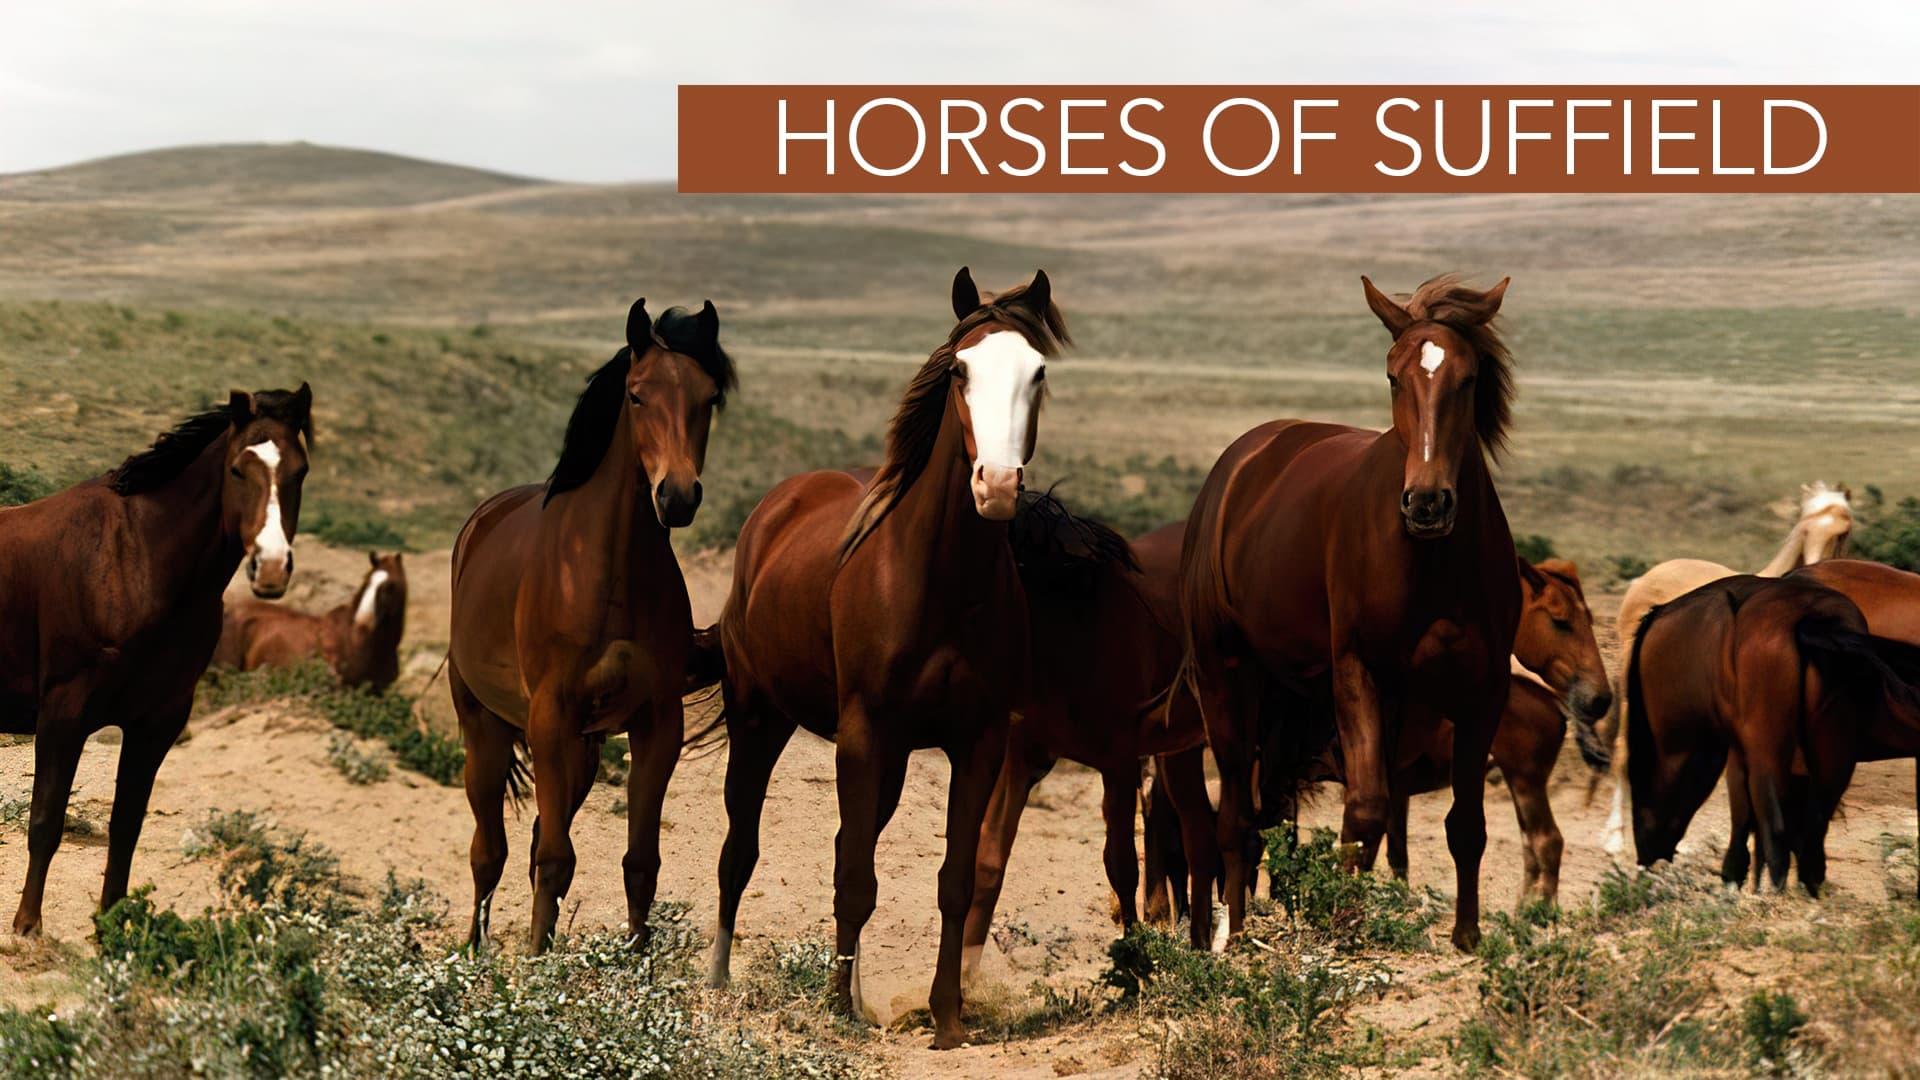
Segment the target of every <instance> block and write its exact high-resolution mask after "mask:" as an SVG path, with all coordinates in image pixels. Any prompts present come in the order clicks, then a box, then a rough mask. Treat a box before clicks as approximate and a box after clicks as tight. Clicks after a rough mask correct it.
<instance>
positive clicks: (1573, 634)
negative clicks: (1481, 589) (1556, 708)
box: [1513, 559, 1613, 768]
mask: <svg viewBox="0 0 1920 1080" xmlns="http://www.w3.org/2000/svg"><path fill="white" fill-rule="evenodd" d="M1518 562H1519V565H1520V592H1521V597H1522V601H1521V608H1520V626H1519V629H1518V630H1517V631H1516V632H1515V634H1514V637H1513V655H1514V658H1515V659H1517V660H1519V661H1520V663H1521V664H1523V665H1525V666H1526V668H1527V670H1528V671H1531V672H1533V673H1534V674H1535V675H1538V676H1540V678H1541V679H1542V680H1543V681H1544V682H1545V683H1546V684H1547V685H1548V686H1549V687H1552V688H1553V691H1554V692H1555V693H1557V694H1559V695H1560V701H1561V704H1562V706H1563V707H1564V708H1565V710H1566V714H1567V716H1568V718H1569V719H1571V720H1572V721H1573V724H1574V735H1575V738H1576V739H1577V740H1578V742H1579V745H1580V754H1581V756H1582V757H1585V758H1586V759H1587V763H1588V764H1589V765H1593V766H1595V767H1596V768H1598V767H1600V766H1602V765H1604V764H1605V763H1606V761H1605V758H1606V751H1605V747H1604V744H1603V743H1602V742H1601V740H1600V739H1599V737H1598V736H1597V735H1595V734H1594V730H1593V725H1594V722H1595V721H1597V720H1599V719H1600V718H1601V717H1603V716H1605V715H1607V713H1608V712H1609V711H1610V710H1611V709H1612V708H1613V692H1612V690H1611V688H1610V685H1609V682H1608V679H1607V665H1606V663H1605V662H1604V661H1602V660H1601V659H1600V643H1599V642H1598V641H1597V640H1595V638H1594V636H1593V612H1592V611H1590V610H1589V609H1588V608H1587V598H1586V595H1585V594H1584V593H1583V592H1582V591H1581V589H1580V573H1579V571H1578V570H1577V569H1576V568H1575V567H1574V565H1573V564H1572V563H1570V562H1568V561H1566V560H1565V559H1546V560H1544V561H1542V562H1541V563H1539V564H1538V565H1534V564H1532V563H1529V562H1527V560H1525V559H1520V560H1518Z"/></svg>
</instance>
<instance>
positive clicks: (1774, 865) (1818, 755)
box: [1627, 575, 1920, 895]
mask: <svg viewBox="0 0 1920 1080" xmlns="http://www.w3.org/2000/svg"><path fill="white" fill-rule="evenodd" d="M1627 693H1628V694H1629V696H1630V697H1631V698H1632V700H1631V701H1629V702H1628V711H1627V723H1628V728H1627V738H1628V753H1629V757H1628V760H1627V776H1628V780H1629V782H1630V785H1631V790H1632V794H1633V836H1634V846H1635V849H1636V852H1637V854H1638V857H1639V861H1640V864H1641V865H1642V866H1651V865H1653V864H1654V863H1656V862H1659V861H1661V860H1664V859H1670V858H1672V857H1673V854H1674V851H1675V850H1676V848H1677V847H1678V845H1679V842H1680V838H1681V837H1682V836H1684V835H1685V834H1686V829H1687V825H1688V824H1689V823H1690V822H1691V821H1692V819H1693V815H1694V813H1695V812H1696V811H1698V810H1699V808H1700V805H1701V804H1702V803H1704V802H1705V801H1706V799H1707V796H1708V795H1709V794H1711V793H1712V791H1713V788H1714V786H1715V784H1717V783H1718V782H1719V779H1720V773H1721V769H1722V767H1723V766H1724V765H1725V764H1726V763H1727V760H1728V756H1729V753H1731V755H1732V757H1733V760H1734V761H1735V762H1736V763H1737V764H1738V766H1739V771H1738V777H1739V780H1740V782H1741V786H1742V787H1743V788H1744V789H1745V791H1746V802H1745V804H1744V805H1745V806H1746V807H1748V808H1750V809H1751V822H1752V825H1751V827H1752V828H1753V829H1754V830H1755V831H1757V832H1758V834H1759V839H1760V848H1761V852H1762V856H1763V860H1764V862H1765V865H1766V867H1767V873H1768V876H1769V878H1770V879H1771V880H1772V882H1773V885H1774V887H1775V888H1781V887H1783V886H1784V885H1785V883H1786V877H1787V870H1788V866H1789V862H1790V860H1793V859H1797V861H1798V863H1799V871H1800V881H1801V883H1802V884H1803V885H1805V886H1806V888H1807V891H1808V892H1809V893H1813V894H1815V895H1817V894H1818V893H1819V890H1820V887H1821V885H1822V884H1823V883H1824V882H1825V880H1826V833H1827V827H1828V825H1829V823H1830V822H1831V820H1832V817H1833V813H1834V810H1835V809H1836V808H1837V807H1838V806H1839V804H1840V796H1841V795H1842V794H1843V793H1844V792H1845V791H1846V788H1847V784H1848V782H1849V781H1850V780H1851V779H1852V776H1853V768H1854V764H1855V762H1857V761H1859V760H1860V759H1861V757H1862V754H1863V753H1864V752H1866V751H1867V750H1868V749H1869V748H1870V747H1874V746H1879V747H1882V748H1886V749H1892V750H1897V751H1898V752H1900V753H1902V754H1912V753H1915V752H1916V751H1920V648H1916V647H1915V646H1912V645H1908V644H1906V643H1904V642H1900V641H1896V640H1894V639H1892V638H1884V637H1876V636H1873V635H1872V634H1870V633H1869V631H1868V626H1867V620H1866V618H1865V616H1863V615H1862V614H1861V612H1860V609H1859V607H1858V606H1856V605H1855V604H1854V602H1853V601H1852V600H1849V599H1848V598H1847V597H1846V596H1845V595H1843V594H1841V593H1839V592H1836V591H1835V590H1833V589H1829V588H1827V587H1825V586H1823V585H1820V584H1818V583H1817V582H1814V581H1810V580H1807V579H1804V578H1799V577H1791V578H1782V579H1774V578H1762V577H1757V576H1745V575H1742V576H1736V577H1730V578H1724V579H1722V580H1720V581H1716V582H1712V583H1710V584H1708V585H1704V586H1702V587H1700V588H1698V589H1695V590H1694V591H1693V592H1690V593H1687V594H1686V595H1685V596H1682V597H1680V598H1679V599H1677V600H1674V601H1673V602H1671V603H1668V604H1664V605H1662V606H1660V607H1657V608H1654V609H1653V610H1652V611H1651V612H1649V613H1648V615H1647V617H1646V618H1645V619H1644V620H1643V621H1642V622H1641V625H1640V630H1639V632H1638V633H1637V634H1636V635H1635V638H1634V646H1633V652H1632V655H1631V656H1630V658H1629V659H1628V663H1627ZM1796 759H1797V760H1798V761H1799V762H1800V763H1801V765H1802V767H1803V770H1804V775H1805V780H1804V782H1803V783H1799V784H1796V783H1794V781H1793V777H1794V774H1795V771H1796V769H1795V765H1796ZM1736 813H1737V812H1736ZM1741 827H1743V828H1744V827H1746V826H1745V825H1742V826H1741ZM1742 876H1744V872H1743V873H1742Z"/></svg>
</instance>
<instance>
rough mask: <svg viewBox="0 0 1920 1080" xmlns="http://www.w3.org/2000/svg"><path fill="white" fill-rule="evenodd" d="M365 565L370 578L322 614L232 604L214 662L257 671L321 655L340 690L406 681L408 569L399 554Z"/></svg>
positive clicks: (375, 556) (370, 558)
mask: <svg viewBox="0 0 1920 1080" xmlns="http://www.w3.org/2000/svg"><path fill="white" fill-rule="evenodd" d="M367 562H368V563H369V564H370V566H369V569H368V570H367V576H366V577H365V578H364V579H362V580H361V582H360V587H359V588H358V589H355V590H354V593H353V597H352V598H351V599H349V600H348V601H347V602H346V603H344V604H341V605H339V606H338V607H335V608H333V609H332V610H330V611H328V612H327V613H326V614H324V615H311V614H308V613H307V612H304V611H294V610H293V609H292V608H289V607H286V606H284V605H281V604H269V603H264V602H262V601H259V600H243V601H241V602H239V603H237V604H228V605H227V610H226V617H225V619H224V621H223V623H222V625H221V629H220V645H219V647H218V648H216V649H214V651H213V662H214V663H215V664H218V665H221V666H224V667H230V668H235V669H237V670H240V671H252V670H254V669H255V668H262V667H292V666H293V665H295V664H298V663H301V662H302V661H305V660H308V659H311V658H313V657H316V656H317V657H319V658H321V659H322V660H325V661H326V663H327V670H329V671H331V672H333V677H334V678H336V679H338V680H340V684H341V685H342V686H364V687H366V688H367V689H369V690H374V691H380V690H385V689H386V688H387V687H389V686H392V685H393V680H394V679H396V678H399V676H400V636H401V635H402V634H404V633H405V632H406V629H407V569H406V565H405V562H404V561H403V560H402V559H401V557H400V553H399V552H395V553H393V554H392V555H382V554H380V553H378V552H372V551H370V552H368V553H367Z"/></svg>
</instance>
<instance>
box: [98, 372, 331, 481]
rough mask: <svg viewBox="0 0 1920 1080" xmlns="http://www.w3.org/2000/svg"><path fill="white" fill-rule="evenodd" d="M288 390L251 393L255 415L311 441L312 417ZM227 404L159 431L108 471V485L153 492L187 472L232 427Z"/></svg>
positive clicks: (232, 418) (231, 418)
mask: <svg viewBox="0 0 1920 1080" xmlns="http://www.w3.org/2000/svg"><path fill="white" fill-rule="evenodd" d="M297 397H298V395H297V393H296V392H294V391H291V390H262V391H260V392H259V393H256V394H254V395H253V411H254V415H255V416H258V417H262V418H265V419H268V420H278V421H279V422H281V423H283V424H285V425H287V426H288V427H290V428H292V429H293V430H294V432H295V433H296V434H300V435H305V436H306V438H307V441H308V442H309V443H311V442H312V441H313V417H312V414H311V413H310V412H308V411H304V410H302V409H301V408H299V407H298V405H296V404H295V402H296V399H297ZM234 419H235V418H234V415H233V410H232V407H231V406H230V405H222V406H220V407H218V408H213V409H208V410H207V411H205V412H200V413H195V414H193V415H192V416H189V417H187V418H186V419H185V420H182V421H180V422H179V423H178V424H175V425H174V426H173V427H172V428H171V429H170V430H167V431H164V432H161V434H160V437H159V438H157V439H155V440H153V445H152V446H151V447H149V448H147V449H145V450H142V451H140V452H139V453H137V454H134V455H132V456H130V457H128V458H127V460H125V461H123V462H121V463H120V466H119V468H116V469H114V470H113V471H112V472H110V473H108V474H107V486H108V487H110V488H112V489H113V491H114V492H115V493H116V494H119V495H139V494H142V493H143V492H148V491H152V490H154V489H155V488H157V487H160V486H161V485H162V484H165V483H166V482H167V481H169V480H172V479H173V478H174V477H176V476H179V475H180V474H181V473H182V472H184V471H186V468H187V466H188V465H191V464H193V462H194V460H195V459H197V458H198V457H199V456H200V455H201V453H202V452H204V451H205V450H206V448H207V447H209V446H211V445H213V441H214V440H215V439H218V438H219V437H220V436H222V435H224V434H226V433H227V432H228V431H229V430H231V429H232V428H233V424H234Z"/></svg>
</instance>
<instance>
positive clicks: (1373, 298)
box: [1360, 274, 1413, 338]
mask: <svg viewBox="0 0 1920 1080" xmlns="http://www.w3.org/2000/svg"><path fill="white" fill-rule="evenodd" d="M1360 288H1361V289H1363V290H1364V291H1365V292H1366V294H1367V308H1368V309H1369V310H1371V311H1372V312H1373V314H1374V315H1375V317H1377V318H1378V319H1379V320H1380V325H1382V326H1384V327H1386V328H1387V333H1389V334H1392V335H1393V336H1394V337H1395V338H1398V337H1399V336H1400V332H1401V331H1402V330H1405V329H1406V328H1407V327H1409V326H1412V325H1413V316H1411V315H1409V314H1407V309H1406V308H1403V307H1401V306H1400V305H1399V304H1396V303H1394V302H1393V300H1392V299H1391V298H1390V297H1388V296H1387V294H1386V293H1383V292H1381V291H1380V290H1379V289H1376V288H1374V287H1373V280H1372V279H1371V278H1369V277H1367V275H1365V274H1361V275H1360Z"/></svg>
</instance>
